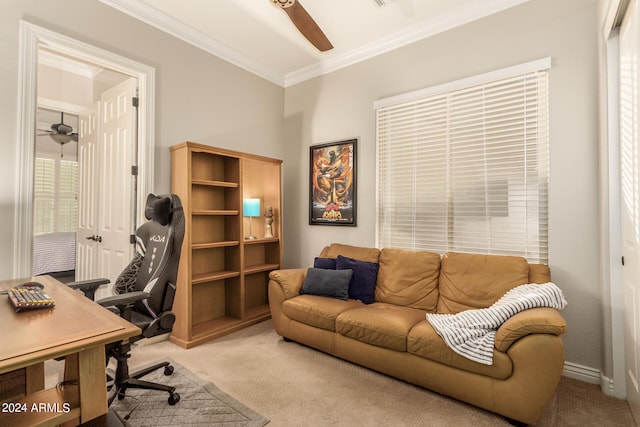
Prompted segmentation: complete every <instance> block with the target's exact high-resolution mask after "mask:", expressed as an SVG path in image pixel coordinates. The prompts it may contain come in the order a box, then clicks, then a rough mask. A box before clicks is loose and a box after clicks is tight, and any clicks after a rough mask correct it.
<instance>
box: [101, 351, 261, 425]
mask: <svg viewBox="0 0 640 427" xmlns="http://www.w3.org/2000/svg"><path fill="white" fill-rule="evenodd" d="M163 360H166V361H169V362H171V365H173V367H174V368H175V370H174V372H173V374H172V375H169V376H165V375H164V373H163V370H162V369H159V370H157V371H155V372H152V373H150V374H148V375H146V376H145V377H144V378H142V379H144V380H146V381H152V382H159V383H162V384H167V385H172V386H174V387H176V392H177V393H179V394H180V401H179V402H178V403H177V404H176V405H174V406H171V405H169V404H168V403H167V398H168V396H169V395H168V393H166V392H162V391H154V390H139V389H128V390H127V397H126V398H125V399H123V400H117V399H116V400H115V401H114V402H113V404H112V405H111V409H113V410H115V411H116V412H117V413H118V414H119V415H120V417H121V418H124V417H125V416H127V415H129V419H128V422H129V423H130V425H131V426H187V425H188V426H212V427H215V426H225V427H227V426H228V427H232V426H233V427H262V426H264V425H265V424H267V423H268V422H269V420H267V419H266V418H264V417H263V416H261V415H260V414H258V413H256V412H255V411H253V410H252V409H250V408H248V407H247V406H245V405H243V404H242V403H240V402H238V401H237V400H235V399H234V398H232V397H231V396H229V395H228V394H226V393H224V392H223V391H221V390H220V389H218V387H216V386H215V385H213V384H212V383H210V382H208V381H205V380H203V379H201V378H199V377H197V376H196V375H194V374H193V373H191V372H190V371H189V370H188V369H187V368H185V367H184V366H182V365H180V364H178V363H176V362H174V361H173V360H171V359H163Z"/></svg>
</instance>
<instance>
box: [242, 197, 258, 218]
mask: <svg viewBox="0 0 640 427" xmlns="http://www.w3.org/2000/svg"><path fill="white" fill-rule="evenodd" d="M242 212H243V215H244V216H249V217H252V216H254V217H255V216H260V199H244V201H243V203H242Z"/></svg>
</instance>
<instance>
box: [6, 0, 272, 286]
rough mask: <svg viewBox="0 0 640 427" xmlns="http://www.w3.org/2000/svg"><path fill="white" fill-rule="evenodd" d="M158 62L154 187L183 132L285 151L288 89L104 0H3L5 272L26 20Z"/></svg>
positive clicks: (245, 147) (162, 182)
mask: <svg viewBox="0 0 640 427" xmlns="http://www.w3.org/2000/svg"><path fill="white" fill-rule="evenodd" d="M21 19H24V20H26V21H28V22H30V23H33V24H36V25H39V26H41V27H44V28H47V29H50V30H52V31H55V32H58V33H60V34H63V35H66V36H69V37H72V38H75V39H77V40H80V41H82V42H85V43H88V44H91V45H94V46H97V47H99V48H102V49H105V50H109V51H112V52H114V53H116V54H118V55H121V56H124V57H127V58H130V59H132V60H135V61H138V62H141V63H144V64H147V65H149V66H151V67H154V68H155V70H156V94H155V95H156V102H157V103H156V117H155V123H156V128H155V137H156V138H155V147H156V150H155V181H154V184H155V185H154V187H155V188H154V189H153V190H154V191H156V192H159V193H161V192H168V191H169V188H170V184H169V183H170V154H169V147H170V146H171V145H173V144H176V143H179V142H182V141H184V140H193V141H197V142H200V143H203V144H210V145H216V146H220V147H225V148H231V149H235V150H240V151H249V152H253V153H257V154H262V155H267V156H273V157H278V158H282V157H283V154H284V153H283V151H284V150H283V147H284V145H283V143H282V140H283V120H282V110H283V108H284V107H283V105H284V104H283V103H284V90H283V89H282V88H281V87H279V86H277V85H275V84H273V83H270V82H267V81H266V80H263V79H261V78H259V77H256V76H255V75H253V74H250V73H248V72H246V71H244V70H241V69H239V68H238V67H236V66H234V65H231V64H230V63H228V62H225V61H223V60H221V59H218V58H216V57H214V56H212V55H210V54H208V53H206V52H204V51H202V50H200V49H197V48H195V47H193V46H191V45H189V44H187V43H184V42H182V41H180V40H178V39H176V38H174V37H171V36H169V35H167V34H165V33H163V32H161V31H159V30H157V29H155V28H153V27H151V26H148V25H146V24H143V23H141V22H140V21H138V20H135V19H133V18H130V17H128V16H126V15H124V14H122V13H120V12H118V11H116V10H115V9H113V8H111V7H108V6H105V5H104V4H102V3H100V2H99V1H98V0H83V1H73V0H56V1H41V0H4V1H3V2H2V13H1V14H0V56H1V57H2V61H0V97H1V99H2V102H0V128H1V129H3V137H2V138H1V139H0V146H1V147H2V153H3V158H4V159H5V163H4V164H3V167H2V168H0V223H2V224H3V226H2V227H0V277H11V276H12V274H13V272H12V268H13V223H14V209H15V207H14V205H15V197H16V192H15V189H16V182H17V180H19V179H20V177H19V176H16V172H15V164H16V159H17V153H16V147H17V141H16V138H17V134H18V133H17V125H18V117H17V114H18V106H17V100H18V34H19V31H18V28H19V21H20V20H21Z"/></svg>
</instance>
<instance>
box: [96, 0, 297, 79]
mask: <svg viewBox="0 0 640 427" xmlns="http://www.w3.org/2000/svg"><path fill="white" fill-rule="evenodd" d="M99 1H100V2H101V3H104V4H106V5H107V6H110V7H113V8H114V9H117V10H119V11H120V12H123V13H125V14H127V15H129V16H131V17H133V18H135V19H138V20H139V21H142V22H144V23H147V24H149V25H151V26H153V27H155V28H157V29H159V30H161V31H164V32H165V33H167V34H170V35H172V36H174V37H176V38H178V39H180V40H182V41H184V42H187V43H189V44H191V45H193V46H195V47H197V48H200V49H202V50H204V51H205V52H208V53H210V54H212V55H215V56H217V57H219V58H221V59H224V60H225V61H227V62H230V63H232V64H233V65H236V66H238V67H240V68H242V69H243V70H246V71H249V72H250V73H252V74H255V75H257V76H260V77H262V78H264V79H266V80H269V81H270V82H272V83H275V84H277V85H279V86H283V85H284V77H283V76H282V75H280V74H279V73H276V72H274V71H273V70H270V69H268V68H267V67H265V66H264V65H262V64H259V63H257V62H255V61H253V60H251V59H250V58H247V57H246V56H244V55H242V54H240V53H239V52H237V51H236V50H234V49H232V48H231V47H229V46H227V45H225V44H224V43H221V42H219V41H217V40H215V39H214V38H212V37H209V36H207V35H205V34H203V33H202V32H200V31H198V30H196V29H194V28H192V27H190V26H188V25H186V24H184V23H182V22H180V21H179V20H177V19H175V18H172V17H171V16H169V15H167V14H165V13H163V12H160V11H159V10H157V9H155V8H154V7H152V6H149V5H148V4H146V3H144V2H142V1H140V0H99Z"/></svg>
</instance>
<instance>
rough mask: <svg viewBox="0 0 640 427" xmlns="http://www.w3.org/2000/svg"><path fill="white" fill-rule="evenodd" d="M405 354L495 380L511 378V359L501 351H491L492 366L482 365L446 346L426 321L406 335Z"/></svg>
mask: <svg viewBox="0 0 640 427" xmlns="http://www.w3.org/2000/svg"><path fill="white" fill-rule="evenodd" d="M407 352H408V353H412V354H415V355H416V356H420V357H423V358H425V359H429V360H432V361H434V362H438V363H442V364H443V365H447V366H451V367H454V368H458V369H462V370H465V371H469V372H474V373H476V374H481V375H486V376H490V377H493V378H497V379H501V380H503V379H506V378H509V377H510V376H511V373H512V371H513V363H512V362H511V358H510V357H509V356H508V355H507V354H506V353H503V352H501V351H498V350H496V349H494V350H493V364H492V365H484V364H482V363H478V362H474V361H472V360H469V359H467V358H466V357H464V356H461V355H459V354H458V353H456V352H454V351H453V350H451V348H449V346H447V344H446V343H445V342H444V340H443V339H442V338H441V337H440V335H438V333H437V332H436V331H435V329H433V326H431V324H430V323H429V322H427V320H426V319H425V320H422V321H421V322H419V323H418V324H416V325H415V326H414V327H413V328H411V331H409V333H408V335H407Z"/></svg>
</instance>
